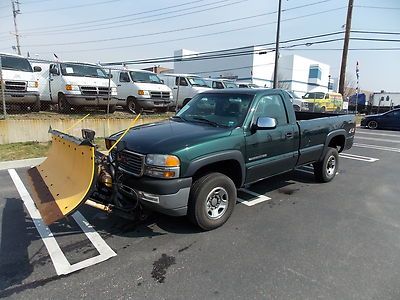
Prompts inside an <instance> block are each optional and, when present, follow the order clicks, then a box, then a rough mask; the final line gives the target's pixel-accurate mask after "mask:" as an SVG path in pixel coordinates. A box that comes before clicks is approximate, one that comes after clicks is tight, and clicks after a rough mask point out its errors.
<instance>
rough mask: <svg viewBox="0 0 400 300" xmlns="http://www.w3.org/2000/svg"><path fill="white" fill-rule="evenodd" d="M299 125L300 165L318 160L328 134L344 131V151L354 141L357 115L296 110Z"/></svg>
mask: <svg viewBox="0 0 400 300" xmlns="http://www.w3.org/2000/svg"><path fill="white" fill-rule="evenodd" d="M295 114H296V121H297V125H298V127H299V160H298V165H302V164H307V163H311V162H314V161H315V160H317V159H318V158H319V157H320V156H321V155H322V154H323V150H324V147H325V143H326V141H327V136H329V135H334V134H335V133H342V134H344V136H345V141H344V142H345V144H344V147H343V148H341V149H339V151H343V150H346V149H349V148H350V147H351V146H352V143H353V137H354V128H355V116H354V115H348V114H334V113H332V114H327V113H314V112H295Z"/></svg>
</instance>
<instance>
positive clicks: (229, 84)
mask: <svg viewBox="0 0 400 300" xmlns="http://www.w3.org/2000/svg"><path fill="white" fill-rule="evenodd" d="M224 84H225V87H226V88H227V89H235V88H237V87H238V86H237V84H236V83H234V82H230V81H225V82H224Z"/></svg>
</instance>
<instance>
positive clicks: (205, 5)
mask: <svg viewBox="0 0 400 300" xmlns="http://www.w3.org/2000/svg"><path fill="white" fill-rule="evenodd" d="M201 1H204V0H201ZM201 1H200V2H201ZM232 1H233V0H222V1H219V2H218V3H215V2H212V3H207V4H203V5H197V6H193V7H189V8H182V9H179V10H175V11H170V12H162V13H158V14H153V15H151V16H147V17H145V20H142V21H139V22H131V23H127V24H125V26H127V25H138V24H146V23H151V22H157V21H162V20H167V19H172V18H176V17H180V16H186V15H191V14H194V13H198V12H204V11H209V10H211V9H217V8H221V7H226V6H229V5H234V4H237V3H241V2H246V1H249V0H239V1H235V2H232ZM226 2H228V3H227V4H221V3H226ZM229 2H232V3H229ZM215 4H218V5H217V6H214V7H210V8H207V9H205V8H204V7H207V6H212V5H215ZM195 8H202V9H199V10H196V11H189V12H187V11H188V10H192V9H195ZM181 11H185V13H182V14H178V15H175V16H167V17H163V18H159V17H160V16H164V15H168V14H173V13H177V12H181ZM155 17H158V18H156V19H154V20H146V19H147V18H155ZM134 20H137V17H136V18H134ZM127 21H129V20H124V21H113V22H106V23H104V24H93V25H85V26H79V27H77V28H66V29H59V30H45V31H39V32H35V33H30V35H46V34H51V33H56V34H67V33H78V32H87V31H97V30H104V29H110V28H121V25H115V24H118V23H124V22H127ZM108 24H114V25H112V26H106V27H102V28H99V26H105V25H108ZM93 27H95V29H88V28H93ZM79 28H86V29H82V30H80V29H79ZM27 33H28V34H29V31H28V32H27Z"/></svg>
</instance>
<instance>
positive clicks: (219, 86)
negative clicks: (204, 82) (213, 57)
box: [213, 81, 224, 89]
mask: <svg viewBox="0 0 400 300" xmlns="http://www.w3.org/2000/svg"><path fill="white" fill-rule="evenodd" d="M213 88H214V89H223V88H224V85H223V84H222V82H219V81H213Z"/></svg>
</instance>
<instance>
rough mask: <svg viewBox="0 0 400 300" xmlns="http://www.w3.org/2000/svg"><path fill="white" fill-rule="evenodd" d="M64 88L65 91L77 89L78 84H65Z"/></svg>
mask: <svg viewBox="0 0 400 300" xmlns="http://www.w3.org/2000/svg"><path fill="white" fill-rule="evenodd" d="M65 90H66V91H79V86H77V85H72V84H67V85H65Z"/></svg>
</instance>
